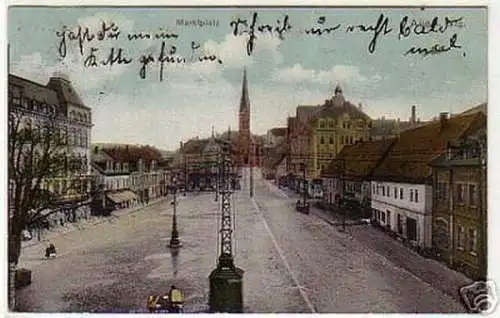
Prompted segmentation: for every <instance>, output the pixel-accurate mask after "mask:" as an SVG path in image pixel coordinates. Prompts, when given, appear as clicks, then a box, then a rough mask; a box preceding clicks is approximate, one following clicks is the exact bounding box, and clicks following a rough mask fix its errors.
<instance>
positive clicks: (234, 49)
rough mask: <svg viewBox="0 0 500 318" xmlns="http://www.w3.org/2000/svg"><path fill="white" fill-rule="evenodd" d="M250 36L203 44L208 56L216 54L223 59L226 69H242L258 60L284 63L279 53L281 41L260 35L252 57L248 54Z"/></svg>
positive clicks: (231, 36) (232, 37)
mask: <svg viewBox="0 0 500 318" xmlns="http://www.w3.org/2000/svg"><path fill="white" fill-rule="evenodd" d="M247 41H248V36H243V35H241V36H234V35H232V34H228V35H226V37H225V39H224V41H222V42H216V41H213V40H208V41H206V42H205V43H204V44H203V50H204V51H205V52H206V53H208V54H215V55H217V56H218V57H220V58H221V60H222V61H223V63H224V66H225V67H228V68H241V67H243V66H248V65H251V64H253V63H255V61H256V60H257V61H258V60H262V59H268V55H267V54H269V55H270V57H271V59H270V60H271V61H272V62H273V63H275V64H280V63H282V62H283V55H282V54H281V53H280V52H279V50H278V49H279V45H280V44H281V40H280V39H278V38H277V37H275V36H272V35H267V34H264V35H259V37H258V38H256V40H255V42H254V51H253V52H252V55H250V56H249V55H248V53H247Z"/></svg>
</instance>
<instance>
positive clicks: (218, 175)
mask: <svg viewBox="0 0 500 318" xmlns="http://www.w3.org/2000/svg"><path fill="white" fill-rule="evenodd" d="M215 165H216V167H217V169H218V171H217V174H216V175H215V202H218V201H219V187H220V182H221V176H220V165H221V152H220V150H219V152H218V153H217V161H216V163H215Z"/></svg>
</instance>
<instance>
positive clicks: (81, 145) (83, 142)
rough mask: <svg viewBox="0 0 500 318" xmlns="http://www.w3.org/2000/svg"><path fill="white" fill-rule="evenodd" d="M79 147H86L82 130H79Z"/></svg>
mask: <svg viewBox="0 0 500 318" xmlns="http://www.w3.org/2000/svg"><path fill="white" fill-rule="evenodd" d="M79 135H80V147H82V148H85V147H87V145H86V144H85V132H84V131H83V129H80V133H79Z"/></svg>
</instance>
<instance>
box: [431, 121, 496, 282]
mask: <svg viewBox="0 0 500 318" xmlns="http://www.w3.org/2000/svg"><path fill="white" fill-rule="evenodd" d="M487 147H488V145H487V132H486V127H484V128H481V129H479V130H478V131H477V132H476V133H474V134H471V135H468V136H467V137H466V138H463V139H461V140H458V141H456V142H451V143H449V144H448V147H447V150H446V152H445V153H443V154H442V155H440V156H439V157H437V158H436V159H434V160H433V161H432V162H431V164H430V165H431V167H432V171H433V196H432V197H433V200H432V205H433V208H432V247H433V250H434V256H435V257H436V258H437V259H438V260H440V261H442V262H444V263H445V264H447V265H448V266H449V267H451V268H453V269H455V270H458V271H460V272H462V273H464V274H465V275H467V276H469V277H470V278H472V279H473V280H485V279H486V278H487V273H488V200H487V192H488V186H487V178H488V171H487Z"/></svg>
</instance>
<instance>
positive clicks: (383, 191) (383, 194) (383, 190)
mask: <svg viewBox="0 0 500 318" xmlns="http://www.w3.org/2000/svg"><path fill="white" fill-rule="evenodd" d="M382 196H384V197H385V187H384V186H382Z"/></svg>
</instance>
